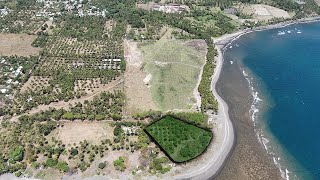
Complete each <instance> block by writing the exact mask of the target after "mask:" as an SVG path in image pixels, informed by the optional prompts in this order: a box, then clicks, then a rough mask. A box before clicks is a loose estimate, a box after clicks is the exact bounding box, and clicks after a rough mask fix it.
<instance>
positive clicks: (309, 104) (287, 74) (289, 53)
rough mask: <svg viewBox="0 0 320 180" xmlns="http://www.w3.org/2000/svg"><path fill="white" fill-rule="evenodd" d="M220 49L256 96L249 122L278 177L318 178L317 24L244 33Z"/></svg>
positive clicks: (319, 66) (319, 88)
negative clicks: (276, 165) (262, 135)
mask: <svg viewBox="0 0 320 180" xmlns="http://www.w3.org/2000/svg"><path fill="white" fill-rule="evenodd" d="M226 48H227V49H226V51H225V53H224V58H225V60H226V61H230V63H231V64H232V63H233V61H238V62H240V64H242V66H241V67H239V68H242V69H243V72H246V73H247V74H248V76H249V79H250V81H251V82H253V83H252V84H250V85H252V86H253V89H255V91H257V93H258V96H259V98H260V99H261V101H260V100H259V103H260V104H259V105H256V106H255V107H257V108H258V109H259V112H258V113H257V117H256V118H255V120H254V122H258V124H260V125H257V128H263V130H262V132H264V133H266V136H265V137H266V139H268V140H269V141H270V142H269V143H268V144H267V145H268V146H271V147H272V149H271V150H270V148H269V150H270V151H273V152H269V153H270V154H271V156H274V160H277V161H276V162H277V163H280V165H281V168H282V171H283V172H284V173H286V174H285V175H284V176H285V177H286V178H287V177H290V179H319V180H320V23H319V22H314V23H306V24H295V25H290V26H287V27H283V28H279V29H271V30H265V31H260V32H253V33H249V34H246V35H243V36H241V37H240V38H239V39H237V40H235V41H234V42H232V44H230V45H229V46H227V47H226ZM244 74H245V73H244ZM255 98H257V97H255ZM280 165H279V166H280ZM286 171H287V172H286Z"/></svg>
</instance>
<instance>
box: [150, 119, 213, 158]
mask: <svg viewBox="0 0 320 180" xmlns="http://www.w3.org/2000/svg"><path fill="white" fill-rule="evenodd" d="M146 131H147V132H148V133H149V134H150V136H151V137H152V138H153V139H154V140H155V141H156V142H157V143H158V144H159V145H160V146H161V147H162V148H163V149H164V151H165V152H166V153H167V154H168V155H169V156H170V157H171V159H172V160H173V161H175V162H185V161H188V160H191V159H193V158H195V157H197V156H199V155H200V154H201V153H202V152H203V151H204V150H205V149H206V148H207V146H208V145H209V143H210V141H211V139H212V133H211V132H210V131H207V130H204V129H201V128H199V127H196V126H193V125H190V124H187V123H185V122H183V121H180V120H178V119H175V118H173V117H171V116H166V117H164V118H163V119H161V120H159V121H157V122H155V123H153V124H151V125H150V126H148V127H147V128H146Z"/></svg>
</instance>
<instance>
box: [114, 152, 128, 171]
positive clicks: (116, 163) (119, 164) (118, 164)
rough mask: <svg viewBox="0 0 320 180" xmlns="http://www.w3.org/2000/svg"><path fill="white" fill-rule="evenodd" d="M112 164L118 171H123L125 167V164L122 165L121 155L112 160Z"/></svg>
mask: <svg viewBox="0 0 320 180" xmlns="http://www.w3.org/2000/svg"><path fill="white" fill-rule="evenodd" d="M113 165H114V167H115V168H116V170H118V171H124V170H125V169H126V166H125V165H124V159H123V157H121V156H120V157H119V158H118V159H117V160H115V161H113Z"/></svg>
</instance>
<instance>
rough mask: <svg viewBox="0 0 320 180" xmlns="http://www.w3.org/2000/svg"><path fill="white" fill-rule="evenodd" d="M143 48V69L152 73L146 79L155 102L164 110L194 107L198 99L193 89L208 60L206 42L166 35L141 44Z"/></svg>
mask: <svg viewBox="0 0 320 180" xmlns="http://www.w3.org/2000/svg"><path fill="white" fill-rule="evenodd" d="M167 34H168V33H167ZM140 49H141V51H142V53H143V56H144V70H145V71H146V73H147V74H150V75H151V76H149V80H148V82H146V83H147V84H148V85H150V89H151V94H152V97H153V100H154V101H155V102H156V105H157V106H158V107H159V108H160V109H161V110H172V109H191V107H192V106H193V105H194V104H195V103H196V101H197V100H196V99H195V97H194V94H193V93H194V89H195V88H196V85H197V82H198V79H199V75H200V72H201V68H202V66H203V64H204V63H205V53H206V44H205V42H204V41H200V40H194V41H181V40H170V39H169V36H163V38H161V39H160V40H159V41H156V42H147V43H143V44H141V46H140ZM150 77H151V79H150ZM146 79H148V78H146Z"/></svg>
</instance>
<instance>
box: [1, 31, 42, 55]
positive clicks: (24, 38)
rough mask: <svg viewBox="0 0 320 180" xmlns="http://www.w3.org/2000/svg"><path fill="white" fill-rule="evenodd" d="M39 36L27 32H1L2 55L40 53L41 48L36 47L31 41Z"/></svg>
mask: <svg viewBox="0 0 320 180" xmlns="http://www.w3.org/2000/svg"><path fill="white" fill-rule="evenodd" d="M36 37H37V36H34V35H27V34H1V33H0V55H2V56H12V55H17V56H30V55H35V54H38V53H39V51H40V50H41V48H34V47H32V46H31V43H32V42H33V40H34V39H35V38H36Z"/></svg>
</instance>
